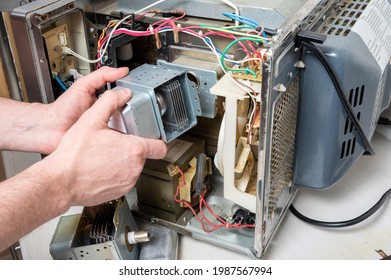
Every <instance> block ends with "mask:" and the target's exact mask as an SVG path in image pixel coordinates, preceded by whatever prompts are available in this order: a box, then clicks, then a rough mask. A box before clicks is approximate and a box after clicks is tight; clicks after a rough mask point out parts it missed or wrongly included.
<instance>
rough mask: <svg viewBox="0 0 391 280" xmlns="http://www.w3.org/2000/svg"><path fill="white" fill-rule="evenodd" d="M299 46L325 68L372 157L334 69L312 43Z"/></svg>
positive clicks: (371, 151)
mask: <svg viewBox="0 0 391 280" xmlns="http://www.w3.org/2000/svg"><path fill="white" fill-rule="evenodd" d="M301 44H302V45H303V46H304V47H306V48H307V49H309V50H311V51H312V52H313V53H314V54H315V56H316V57H317V58H318V59H319V60H320V62H321V63H322V64H323V66H324V67H325V69H326V71H327V73H328V74H329V76H330V79H331V81H332V82H333V84H334V87H335V89H336V91H337V93H338V96H339V98H340V99H341V103H342V105H343V107H344V109H345V111H346V112H347V114H348V116H349V118H350V119H351V120H352V122H353V124H354V126H355V128H356V129H357V132H358V134H359V136H360V138H361V140H362V142H363V144H364V148H365V150H366V151H367V152H368V153H369V154H370V155H374V154H375V150H374V149H373V147H372V145H371V143H370V141H369V140H368V138H367V137H366V135H365V132H364V130H363V128H362V126H361V124H360V122H359V121H358V119H357V117H356V115H355V114H354V112H353V109H352V107H351V106H350V104H349V101H348V100H347V98H346V95H345V92H344V89H343V86H342V83H341V81H340V80H339V78H338V75H337V74H336V72H335V70H334V68H333V67H332V65H331V64H330V63H329V61H328V60H327V57H326V55H325V54H324V53H323V51H322V50H321V49H320V48H319V47H318V46H316V45H314V44H313V43H310V42H305V41H302V42H301Z"/></svg>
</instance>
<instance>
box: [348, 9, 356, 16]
mask: <svg viewBox="0 0 391 280" xmlns="http://www.w3.org/2000/svg"><path fill="white" fill-rule="evenodd" d="M355 13H356V12H355V11H351V12H350V13H349V16H348V17H350V18H352V17H354V14H355Z"/></svg>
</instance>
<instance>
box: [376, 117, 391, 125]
mask: <svg viewBox="0 0 391 280" xmlns="http://www.w3.org/2000/svg"><path fill="white" fill-rule="evenodd" d="M377 124H380V125H391V120H390V119H388V118H384V117H380V118H379V122H378V123H377Z"/></svg>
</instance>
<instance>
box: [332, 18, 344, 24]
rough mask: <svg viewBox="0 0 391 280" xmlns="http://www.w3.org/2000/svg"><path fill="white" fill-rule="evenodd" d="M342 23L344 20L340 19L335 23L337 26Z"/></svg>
mask: <svg viewBox="0 0 391 280" xmlns="http://www.w3.org/2000/svg"><path fill="white" fill-rule="evenodd" d="M341 21H342V19H340V18H339V19H337V20H336V21H335V24H336V25H339V24H340V23H341ZM331 22H332V21H331Z"/></svg>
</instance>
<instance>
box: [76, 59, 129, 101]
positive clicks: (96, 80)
mask: <svg viewBox="0 0 391 280" xmlns="http://www.w3.org/2000/svg"><path fill="white" fill-rule="evenodd" d="M128 73H129V68H127V67H121V68H112V67H108V66H103V67H102V68H99V69H98V70H96V71H94V72H92V73H90V74H88V75H87V76H84V77H82V78H80V79H78V80H77V81H76V83H75V85H77V87H79V88H82V89H83V90H87V91H88V93H89V94H90V95H94V94H95V92H96V91H97V90H98V89H101V88H102V87H103V86H105V85H106V84H107V83H112V82H115V81H116V80H118V79H119V78H122V77H124V76H125V75H127V74H128Z"/></svg>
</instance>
